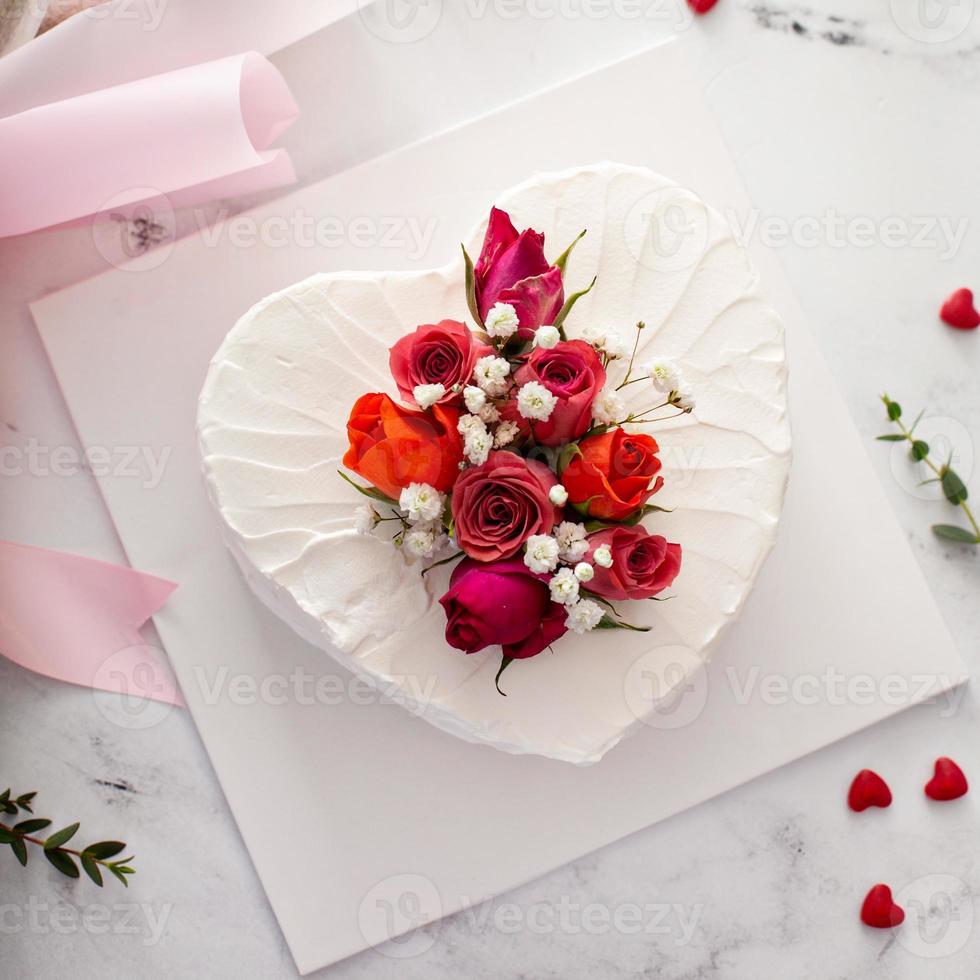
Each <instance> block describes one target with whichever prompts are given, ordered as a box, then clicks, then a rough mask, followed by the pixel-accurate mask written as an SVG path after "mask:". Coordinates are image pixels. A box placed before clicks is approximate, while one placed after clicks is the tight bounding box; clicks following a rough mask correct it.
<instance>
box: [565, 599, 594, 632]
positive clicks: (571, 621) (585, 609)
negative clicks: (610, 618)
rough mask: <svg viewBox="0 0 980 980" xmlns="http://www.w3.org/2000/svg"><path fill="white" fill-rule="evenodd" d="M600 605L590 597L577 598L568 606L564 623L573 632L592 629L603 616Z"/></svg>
mask: <svg viewBox="0 0 980 980" xmlns="http://www.w3.org/2000/svg"><path fill="white" fill-rule="evenodd" d="M603 615H604V614H603V611H602V607H601V606H600V605H599V603H597V602H593V601H592V600H591V599H579V600H578V602H573V603H572V604H571V605H570V606H568V609H567V612H566V614H565V625H566V626H567V627H568V628H569V629H570V630H571V631H572V632H573V633H578V634H580V635H581V634H582V633H588V632H589V631H590V630H594V629H595V628H596V627H597V626H598V625H599V623H601V622H602V617H603Z"/></svg>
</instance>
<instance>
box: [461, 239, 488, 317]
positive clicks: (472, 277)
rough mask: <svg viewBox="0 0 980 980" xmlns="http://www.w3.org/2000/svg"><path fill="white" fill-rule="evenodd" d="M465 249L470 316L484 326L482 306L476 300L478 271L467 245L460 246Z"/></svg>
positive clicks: (464, 260) (467, 303) (464, 258)
mask: <svg viewBox="0 0 980 980" xmlns="http://www.w3.org/2000/svg"><path fill="white" fill-rule="evenodd" d="M459 247H460V248H461V249H462V250H463V262H464V264H465V266H466V305H467V306H468V307H469V309H470V316H471V317H473V319H474V320H475V321H476V325H477V326H478V327H482V326H483V325H484V324H483V317H481V316H480V307H479V306H478V305H477V302H476V273H475V272H474V271H473V260H472V259H471V258H470V256H469V253H468V252H467V251H466V246H465V245H460V246H459Z"/></svg>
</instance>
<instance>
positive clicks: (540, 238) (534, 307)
mask: <svg viewBox="0 0 980 980" xmlns="http://www.w3.org/2000/svg"><path fill="white" fill-rule="evenodd" d="M473 271H474V278H475V279H476V302H477V306H478V307H479V310H480V317H481V318H482V319H484V320H485V319H486V317H487V313H488V312H489V311H490V308H491V307H492V306H493V305H494V303H509V304H510V305H511V306H513V307H514V310H515V311H516V313H517V322H518V323H519V324H520V329H519V330H518V332H517V335H518V337H520V338H521V340H530V339H531V337H532V336H533V335H534V331H535V330H537V329H538V327H540V326H542V325H543V324H549V323H552V322H553V321H554V319H555V317H556V316H558V312H559V311H560V310H561V308H562V305H563V304H564V302H565V291H564V287H563V285H562V278H561V269H559V268H558V266H556V265H551V263H550V262H548V260H547V259H546V258H545V257H544V235H542V234H541V233H540V232H537V231H534V230H533V229H531V228H527V229H526V230H524V231H522V232H518V231H517V229H516V228H515V227H514V225H513V224H512V223H511V220H510V215H508V214H507V212H506V211H501V210H500V209H499V208H493V209H492V210H491V211H490V221H489V223H488V225H487V233H486V236H485V237H484V239H483V248H482V249H481V251H480V257H479V259H477V262H476V265H475V267H474V270H473Z"/></svg>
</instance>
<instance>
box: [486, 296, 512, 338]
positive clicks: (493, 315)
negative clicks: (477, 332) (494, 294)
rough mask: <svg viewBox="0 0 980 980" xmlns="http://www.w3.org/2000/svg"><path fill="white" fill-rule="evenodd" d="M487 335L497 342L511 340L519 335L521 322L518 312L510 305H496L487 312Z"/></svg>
mask: <svg viewBox="0 0 980 980" xmlns="http://www.w3.org/2000/svg"><path fill="white" fill-rule="evenodd" d="M483 325H484V327H486V331H487V333H488V334H489V335H490V336H491V337H493V338H495V339H497V340H509V339H510V338H511V337H513V336H514V334H515V333H517V328H518V327H519V326H520V321H519V320H518V318H517V310H515V309H514V307H513V306H511V305H510V303H494V304H493V306H491V307H490V309H489V310H488V311H487V315H486V318H485V319H484V323H483Z"/></svg>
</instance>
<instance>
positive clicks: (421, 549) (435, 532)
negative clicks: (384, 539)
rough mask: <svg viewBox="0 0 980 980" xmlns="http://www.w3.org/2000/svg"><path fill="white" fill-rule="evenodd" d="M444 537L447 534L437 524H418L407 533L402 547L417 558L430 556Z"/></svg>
mask: <svg viewBox="0 0 980 980" xmlns="http://www.w3.org/2000/svg"><path fill="white" fill-rule="evenodd" d="M444 539H445V535H444V534H442V533H441V529H440V528H438V527H437V526H436V525H435V524H432V523H425V524H416V525H415V527H413V528H412V529H411V530H410V531H407V532H406V533H405V538H404V540H403V542H402V547H403V548H404V549H405V550H406V551H407V552H408V553H409V554H410V555H412V556H413V557H415V558H430V557H431V556H432V555H433V553H434V552H435V551H436V550H438V548H439V547H440V546H441V545H442V543H443V540H444Z"/></svg>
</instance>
